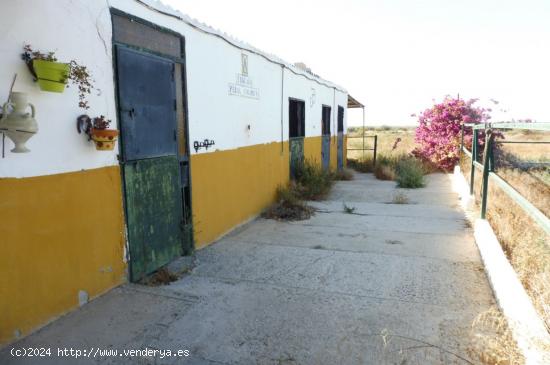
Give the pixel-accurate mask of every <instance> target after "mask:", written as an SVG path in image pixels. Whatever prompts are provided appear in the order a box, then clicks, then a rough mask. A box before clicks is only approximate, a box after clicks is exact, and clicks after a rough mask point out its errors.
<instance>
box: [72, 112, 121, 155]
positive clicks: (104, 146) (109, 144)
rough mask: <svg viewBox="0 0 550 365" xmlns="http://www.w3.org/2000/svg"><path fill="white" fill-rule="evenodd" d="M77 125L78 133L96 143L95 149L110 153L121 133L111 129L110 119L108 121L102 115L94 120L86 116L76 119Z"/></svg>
mask: <svg viewBox="0 0 550 365" xmlns="http://www.w3.org/2000/svg"><path fill="white" fill-rule="evenodd" d="M76 123H77V124H76V128H77V130H78V133H85V134H87V135H88V140H93V141H94V143H95V148H96V149H97V150H98V151H110V150H113V149H114V148H115V142H116V140H117V137H118V134H119V132H118V130H116V129H109V125H110V124H111V120H110V119H106V118H105V117H104V116H103V115H101V116H99V117H95V118H94V119H93V120H92V119H91V118H90V117H89V116H87V115H85V114H84V115H81V116H79V117H78V118H77V119H76Z"/></svg>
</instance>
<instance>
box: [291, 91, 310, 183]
mask: <svg viewBox="0 0 550 365" xmlns="http://www.w3.org/2000/svg"><path fill="white" fill-rule="evenodd" d="M305 112H306V107H305V102H304V101H302V100H298V99H292V98H291V99H289V106H288V133H289V135H288V137H289V138H288V140H289V148H290V178H291V179H295V178H296V172H297V171H298V169H299V168H300V166H301V165H302V164H303V163H304V137H305V121H306V115H305Z"/></svg>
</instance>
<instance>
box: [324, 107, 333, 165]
mask: <svg viewBox="0 0 550 365" xmlns="http://www.w3.org/2000/svg"><path fill="white" fill-rule="evenodd" d="M325 109H328V110H329V113H328V114H327V115H328V117H329V121H328V129H329V131H328V134H324V133H323V131H324V124H325V123H324V122H325V120H324V117H325ZM332 114H333V112H332V107H331V106H330V105H327V104H321V166H322V167H323V168H325V169H328V170H330V145H331V143H330V142H331V140H332V130H331V122H332V120H330V119H332ZM327 136H328V140H329V141H328V151H325V152H328V163H327V166H325V160H324V158H323V149H324V146H325V138H326V137H327Z"/></svg>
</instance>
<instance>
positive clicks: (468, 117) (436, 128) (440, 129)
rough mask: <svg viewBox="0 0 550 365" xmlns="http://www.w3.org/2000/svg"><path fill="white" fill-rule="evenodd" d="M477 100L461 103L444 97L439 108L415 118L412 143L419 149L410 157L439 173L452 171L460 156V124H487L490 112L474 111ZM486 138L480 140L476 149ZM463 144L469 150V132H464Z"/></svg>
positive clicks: (476, 109)
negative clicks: (438, 169) (437, 170)
mask: <svg viewBox="0 0 550 365" xmlns="http://www.w3.org/2000/svg"><path fill="white" fill-rule="evenodd" d="M476 101H477V99H470V100H462V99H454V98H451V97H446V98H445V100H443V102H442V103H440V104H435V105H434V106H433V107H431V108H429V109H426V110H424V111H423V112H422V113H421V114H420V115H419V116H418V123H419V125H418V127H417V128H416V131H415V141H416V143H417V145H418V147H417V148H416V149H415V150H414V151H413V154H414V155H415V156H416V157H418V158H421V159H424V160H427V161H430V162H431V163H433V164H435V165H436V166H437V167H438V168H440V169H442V170H446V171H448V170H451V169H452V168H453V167H454V166H455V165H456V163H457V162H458V159H459V156H460V131H461V126H462V124H463V123H476V124H477V123H484V122H486V121H487V120H489V118H490V116H489V112H490V111H491V110H490V109H485V108H481V107H477V106H475V105H474V104H475V103H476ZM484 141H485V138H484V136H483V134H482V133H480V136H479V145H480V146H483V144H484ZM464 144H465V145H466V147H468V148H471V145H472V129H471V128H466V129H465V133H464Z"/></svg>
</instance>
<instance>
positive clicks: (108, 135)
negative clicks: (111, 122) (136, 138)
mask: <svg viewBox="0 0 550 365" xmlns="http://www.w3.org/2000/svg"><path fill="white" fill-rule="evenodd" d="M90 134H91V136H92V139H93V141H94V142H95V148H96V150H98V151H112V150H113V149H114V148H115V142H116V140H117V137H118V130H116V129H94V128H92V130H91V133H90Z"/></svg>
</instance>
